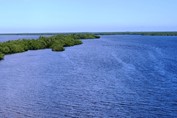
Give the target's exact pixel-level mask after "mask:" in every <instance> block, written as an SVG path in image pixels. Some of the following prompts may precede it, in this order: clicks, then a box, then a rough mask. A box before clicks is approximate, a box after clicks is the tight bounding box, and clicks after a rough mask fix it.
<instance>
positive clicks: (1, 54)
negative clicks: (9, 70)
mask: <svg viewBox="0 0 177 118" xmlns="http://www.w3.org/2000/svg"><path fill="white" fill-rule="evenodd" d="M2 59H4V54H3V53H2V52H0V60H2Z"/></svg>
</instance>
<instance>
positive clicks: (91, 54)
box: [0, 35, 177, 118]
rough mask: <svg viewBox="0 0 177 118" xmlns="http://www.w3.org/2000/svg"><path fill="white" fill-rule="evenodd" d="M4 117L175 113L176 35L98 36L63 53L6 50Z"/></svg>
mask: <svg viewBox="0 0 177 118" xmlns="http://www.w3.org/2000/svg"><path fill="white" fill-rule="evenodd" d="M0 40H3V39H0ZM4 117H7V118H26V117H27V118H28V117H31V118H34V117H38V118H58V117H81V118H87V117H91V118H92V117H100V118H102V117H104V118H108V117H113V118H117V117H128V118H129V117H132V118H136V117H150V118H153V117H155V118H158V117H159V118H163V117H164V118H168V117H169V118H174V117H177V37H161V36H128V35H127V36H121V35H120V36H116V35H115V36H102V38H101V39H96V40H85V41H84V44H83V45H79V46H74V47H69V48H66V51H64V52H52V51H51V50H49V49H46V50H39V51H28V52H25V53H19V54H14V55H8V56H6V57H5V60H3V61H0V118H4Z"/></svg>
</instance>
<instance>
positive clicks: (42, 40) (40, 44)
mask: <svg viewBox="0 0 177 118" xmlns="http://www.w3.org/2000/svg"><path fill="white" fill-rule="evenodd" d="M94 38H100V37H99V36H96V35H94V34H88V33H85V34H67V35H64V34H59V35H55V36H51V37H43V36H40V37H39V38H38V39H19V40H11V41H7V42H1V43H0V60H2V59H4V56H5V55H7V54H14V53H20V52H25V51H28V50H39V49H47V48H51V49H52V51H64V47H68V46H74V45H79V44H82V41H81V40H79V39H94Z"/></svg>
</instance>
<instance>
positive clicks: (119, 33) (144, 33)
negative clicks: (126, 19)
mask: <svg viewBox="0 0 177 118" xmlns="http://www.w3.org/2000/svg"><path fill="white" fill-rule="evenodd" d="M70 34H95V35H150V36H177V32H176V31H174V32H80V33H74V32H73V33H6V34H0V35H70Z"/></svg>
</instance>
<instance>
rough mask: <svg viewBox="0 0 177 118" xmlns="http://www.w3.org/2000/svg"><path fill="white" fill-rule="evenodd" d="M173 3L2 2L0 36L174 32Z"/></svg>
mask: <svg viewBox="0 0 177 118" xmlns="http://www.w3.org/2000/svg"><path fill="white" fill-rule="evenodd" d="M176 4H177V1H176V0H168V1H160V0H156V1H154V0H148V1H145V0H144V1H142V0H133V1H132V0H109V1H108V0H105V1H102V0H97V1H94V0H89V1H88V0H87V1H82V0H77V1H69V0H60V1H58V0H53V1H52V2H51V1H49V0H43V1H42V0H38V1H34V0H14V1H10V0H6V1H3V0H1V4H0V14H1V19H0V22H1V27H0V33H62V32H134V31H177V22H176V21H177V15H176V13H175V11H177V7H176Z"/></svg>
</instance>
